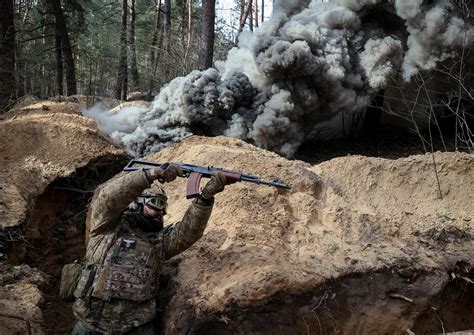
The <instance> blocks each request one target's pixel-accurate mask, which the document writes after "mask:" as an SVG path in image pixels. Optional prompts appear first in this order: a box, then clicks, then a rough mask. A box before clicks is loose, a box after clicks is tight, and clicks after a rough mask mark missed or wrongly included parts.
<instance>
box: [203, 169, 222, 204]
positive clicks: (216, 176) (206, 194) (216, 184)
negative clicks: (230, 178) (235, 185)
mask: <svg viewBox="0 0 474 335" xmlns="http://www.w3.org/2000/svg"><path fill="white" fill-rule="evenodd" d="M225 185H227V178H226V177H225V175H224V174H223V173H222V172H217V173H213V174H212V176H211V179H210V180H209V181H208V182H207V184H206V186H204V188H203V189H202V191H201V196H202V197H203V198H204V199H210V198H212V197H213V196H215V195H216V194H217V193H219V192H222V191H223V190H224V187H225Z"/></svg>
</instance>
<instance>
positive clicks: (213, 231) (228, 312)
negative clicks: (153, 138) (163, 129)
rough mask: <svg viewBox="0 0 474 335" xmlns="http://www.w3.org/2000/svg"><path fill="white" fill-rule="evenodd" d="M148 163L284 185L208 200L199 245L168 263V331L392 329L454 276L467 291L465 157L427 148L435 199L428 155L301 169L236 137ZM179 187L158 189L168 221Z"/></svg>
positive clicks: (194, 140) (401, 326)
mask: <svg viewBox="0 0 474 335" xmlns="http://www.w3.org/2000/svg"><path fill="white" fill-rule="evenodd" d="M147 159H150V160H154V161H157V162H167V161H180V162H186V163H191V164H197V165H204V166H219V167H225V168H228V169H233V170H239V171H244V172H246V173H250V174H255V175H259V176H260V177H262V178H266V179H271V178H274V177H277V178H280V179H282V180H284V181H285V182H289V183H290V184H292V189H291V190H289V191H284V190H277V189H275V188H270V187H267V186H263V185H252V184H248V183H238V184H235V185H231V186H228V187H227V189H226V190H225V191H224V193H223V194H220V195H219V196H218V197H217V201H216V205H215V209H214V212H213V215H212V217H211V220H210V222H209V225H208V228H207V229H206V232H205V234H204V236H203V238H202V239H201V240H200V241H199V242H198V243H196V245H194V246H193V247H192V248H191V249H190V250H188V251H186V252H185V253H184V254H182V255H181V256H179V257H178V258H177V259H176V260H174V261H173V262H172V264H175V268H174V270H170V271H175V277H174V278H173V280H172V282H171V288H172V290H174V293H173V294H172V297H171V298H170V299H171V300H170V302H169V304H168V307H167V313H166V315H165V324H166V325H165V327H166V331H167V332H169V333H172V334H174V333H176V334H177V333H183V332H191V333H205V332H207V331H211V330H212V329H214V330H218V331H217V332H216V333H235V332H243V333H247V332H249V331H250V332H255V333H263V334H272V333H278V332H279V331H280V330H286V332H287V331H290V330H293V331H294V330H298V331H301V332H304V333H306V331H307V329H308V327H309V328H310V330H311V331H312V333H315V334H317V333H318V329H319V327H321V330H322V333H327V332H337V333H345V334H350V333H351V331H352V330H354V329H358V330H359V333H361V334H362V333H373V332H374V331H376V332H377V333H379V334H384V333H386V334H392V333H394V332H398V331H401V332H403V331H406V330H407V329H410V327H412V326H413V325H414V324H415V322H416V320H417V318H418V316H419V315H420V314H421V313H423V311H425V310H426V309H428V308H429V307H430V302H431V301H432V300H433V299H435V298H436V297H438V296H439V295H441V294H443V292H444V290H445V289H446V288H447V287H448V285H449V284H450V283H451V282H453V281H459V282H462V283H464V284H465V285H467V288H468V289H470V290H472V286H469V285H470V284H469V283H467V282H465V281H463V280H460V279H459V278H457V277H456V276H455V277H454V278H452V277H451V276H450V273H451V272H452V271H454V270H453V269H455V268H456V264H457V263H458V262H460V261H467V262H470V261H471V260H472V259H474V240H473V236H474V235H473V234H474V231H473V224H472V222H473V220H474V204H473V202H472V201H471V200H470V199H471V196H470V192H472V189H474V170H472V166H473V165H474V157H473V156H472V155H467V154H462V153H435V161H436V168H437V172H438V177H439V180H440V185H441V192H442V193H441V194H442V198H440V196H439V191H438V187H437V181H436V176H435V173H434V169H433V163H432V156H431V155H419V156H412V157H409V158H404V159H399V160H387V159H378V158H368V157H362V156H354V157H351V156H349V157H343V158H338V159H334V160H331V161H328V162H325V163H322V164H319V165H316V166H311V165H309V164H306V163H303V162H301V161H288V160H286V159H284V158H282V157H279V156H277V155H276V154H273V153H271V152H268V151H265V150H262V149H258V148H255V147H253V146H251V145H249V144H246V143H244V142H241V141H238V140H234V139H229V138H224V137H216V138H202V137H190V138H188V139H186V140H184V141H183V142H181V143H179V144H177V145H176V146H174V147H172V148H169V149H166V150H163V151H162V152H160V153H158V154H155V155H151V156H149V157H147ZM185 183H186V181H185V180H179V181H176V182H174V183H172V184H169V185H165V188H166V191H167V192H168V194H169V197H170V208H169V212H170V213H171V214H170V215H169V217H168V218H167V221H168V222H169V223H171V222H175V221H178V220H179V219H180V217H181V215H182V214H183V211H184V209H185V208H186V206H187V200H186V199H185V197H184V192H185ZM171 268H173V266H172V267H171ZM468 268H469V269H470V267H469V266H468ZM468 272H470V270H469V271H468ZM173 273H174V272H173ZM467 278H469V275H468V277H467ZM471 285H472V284H471ZM400 297H402V298H400ZM403 297H405V298H407V299H405V300H404V298H403ZM410 300H411V302H409V301H410ZM319 302H320V303H321V304H320V305H319V307H318V308H315V306H317V305H318V304H319ZM459 303H460V304H462V302H459ZM331 304H332V305H331ZM185 306H186V307H185ZM331 306H332V307H331ZM433 307H435V306H433ZM438 307H439V306H438ZM354 308H357V311H358V312H357V311H356V310H354ZM316 309H321V310H325V311H326V312H325V313H326V314H324V313H322V314H324V315H325V316H324V315H323V316H322V317H321V315H319V314H320V313H317V317H315V316H314V313H313V312H315V311H316ZM183 311H185V312H183ZM318 318H319V321H318ZM321 318H322V319H321ZM252 320H254V321H252ZM263 320H265V321H263ZM331 320H333V321H331ZM334 320H336V321H337V322H336V321H334ZM319 323H321V325H319ZM457 326H458V325H456V324H453V323H450V322H449V320H446V321H445V327H448V328H449V327H451V330H453V329H454V330H459V329H456V327H457ZM459 326H461V327H462V325H459ZM471 326H474V325H471ZM464 329H466V328H464ZM461 330H462V329H461ZM283 333H285V331H283ZM310 333H311V332H310Z"/></svg>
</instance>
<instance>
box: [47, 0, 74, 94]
mask: <svg viewBox="0 0 474 335" xmlns="http://www.w3.org/2000/svg"><path fill="white" fill-rule="evenodd" d="M51 4H52V7H53V13H54V17H55V19H56V35H59V39H60V40H61V52H62V56H63V57H64V61H65V65H66V87H67V95H74V94H76V93H77V85H76V70H75V66H74V57H73V55H72V47H71V41H70V39H69V34H68V31H67V26H66V20H65V18H64V14H63V10H62V8H61V0H51Z"/></svg>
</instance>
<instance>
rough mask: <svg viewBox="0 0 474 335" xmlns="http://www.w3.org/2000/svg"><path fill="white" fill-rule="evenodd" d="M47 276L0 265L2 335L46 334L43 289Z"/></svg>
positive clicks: (24, 265)
mask: <svg viewBox="0 0 474 335" xmlns="http://www.w3.org/2000/svg"><path fill="white" fill-rule="evenodd" d="M47 281H48V276H47V275H46V274H45V273H43V272H41V271H39V270H38V269H34V268H31V267H29V266H28V265H26V264H23V265H20V266H11V265H0V334H11V335H17V334H18V335H23V334H44V332H43V315H42V313H41V306H43V305H44V299H43V294H42V292H41V291H40V289H42V288H44V287H46V285H47Z"/></svg>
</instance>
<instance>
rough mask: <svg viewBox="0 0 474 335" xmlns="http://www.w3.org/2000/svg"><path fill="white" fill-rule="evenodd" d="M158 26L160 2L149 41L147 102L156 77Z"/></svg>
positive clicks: (159, 0) (157, 4)
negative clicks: (149, 71) (149, 72)
mask: <svg viewBox="0 0 474 335" xmlns="http://www.w3.org/2000/svg"><path fill="white" fill-rule="evenodd" d="M160 24H161V0H157V3H156V21H155V27H154V29H153V39H152V41H151V46H150V63H149V64H150V70H151V76H150V82H149V85H148V95H147V100H151V95H152V93H153V89H154V88H155V75H156V68H157V63H158V47H159V41H158V34H159V32H160Z"/></svg>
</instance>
